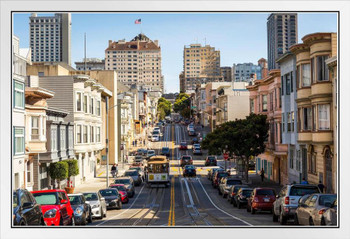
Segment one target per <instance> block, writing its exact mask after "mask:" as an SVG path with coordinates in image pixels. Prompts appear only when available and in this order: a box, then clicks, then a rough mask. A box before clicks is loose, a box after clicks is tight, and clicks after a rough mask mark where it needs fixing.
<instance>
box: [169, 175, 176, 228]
mask: <svg viewBox="0 0 350 239" xmlns="http://www.w3.org/2000/svg"><path fill="white" fill-rule="evenodd" d="M168 226H175V177H173V178H171V190H170V209H169V218H168Z"/></svg>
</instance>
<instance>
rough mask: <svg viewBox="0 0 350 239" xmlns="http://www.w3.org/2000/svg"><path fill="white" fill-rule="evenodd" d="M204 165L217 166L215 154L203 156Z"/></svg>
mask: <svg viewBox="0 0 350 239" xmlns="http://www.w3.org/2000/svg"><path fill="white" fill-rule="evenodd" d="M204 165H205V166H217V158H216V156H213V155H209V156H207V157H206V158H205V163H204Z"/></svg>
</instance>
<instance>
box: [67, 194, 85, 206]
mask: <svg viewBox="0 0 350 239" xmlns="http://www.w3.org/2000/svg"><path fill="white" fill-rule="evenodd" d="M68 197H69V201H70V204H71V205H79V204H82V201H81V198H80V196H77V195H75V196H68Z"/></svg>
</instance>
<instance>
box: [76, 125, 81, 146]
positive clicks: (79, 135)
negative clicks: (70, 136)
mask: <svg viewBox="0 0 350 239" xmlns="http://www.w3.org/2000/svg"><path fill="white" fill-rule="evenodd" d="M76 131H77V143H78V144H81V125H77V126H76Z"/></svg>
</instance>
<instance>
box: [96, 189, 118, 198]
mask: <svg viewBox="0 0 350 239" xmlns="http://www.w3.org/2000/svg"><path fill="white" fill-rule="evenodd" d="M100 193H101V195H102V196H104V197H110V196H118V192H117V190H108V189H106V190H101V191H100Z"/></svg>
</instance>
